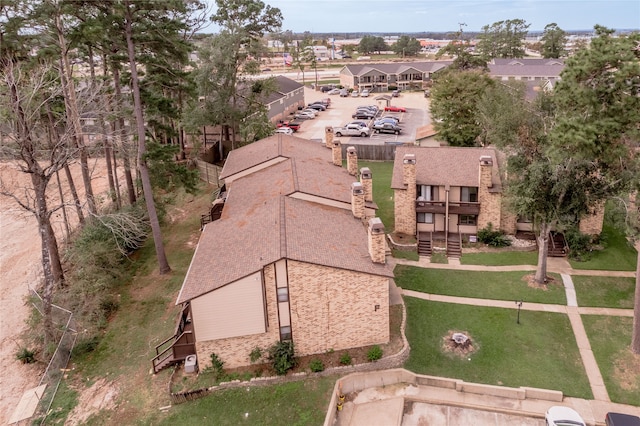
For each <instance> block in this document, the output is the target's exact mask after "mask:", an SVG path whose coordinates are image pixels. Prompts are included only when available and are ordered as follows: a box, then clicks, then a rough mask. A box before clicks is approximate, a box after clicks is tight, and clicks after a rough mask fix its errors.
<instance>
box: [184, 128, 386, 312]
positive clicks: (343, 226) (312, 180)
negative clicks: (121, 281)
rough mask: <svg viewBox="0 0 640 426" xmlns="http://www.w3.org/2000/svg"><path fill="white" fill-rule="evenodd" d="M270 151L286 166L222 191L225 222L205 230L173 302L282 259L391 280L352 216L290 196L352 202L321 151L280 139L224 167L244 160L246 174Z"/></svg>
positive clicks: (338, 170)
mask: <svg viewBox="0 0 640 426" xmlns="http://www.w3.org/2000/svg"><path fill="white" fill-rule="evenodd" d="M274 152H275V153H280V154H281V158H282V159H283V161H281V162H278V163H275V164H272V165H270V166H269V167H267V168H264V169H262V170H256V171H254V172H252V173H250V174H248V175H247V176H244V177H240V178H238V179H235V180H234V181H233V182H232V183H231V185H230V187H229V188H227V199H226V202H225V206H224V209H223V211H222V216H221V218H220V219H219V220H217V221H214V222H211V223H209V224H208V225H206V226H205V229H204V230H203V232H202V235H201V237H200V241H199V243H198V247H197V249H196V252H195V254H194V256H193V259H192V260H191V266H190V267H189V271H188V272H187V276H186V277H185V280H184V283H183V285H182V289H181V290H180V294H179V295H178V300H177V303H178V304H180V303H183V302H186V301H188V300H190V299H192V298H194V297H197V296H199V295H202V294H204V293H207V292H209V291H212V290H215V289H216V288H219V287H221V286H224V285H226V284H228V283H231V282H234V281H236V280H238V279H239V278H242V277H245V276H247V275H250V274H252V273H254V272H257V271H260V270H261V269H262V268H263V267H264V266H265V265H267V264H269V263H272V262H275V261H276V260H278V259H282V258H289V259H294V260H299V261H303V262H309V263H315V264H320V265H325V266H331V267H335V268H344V269H350V270H355V271H361V272H365V273H371V274H375V275H382V276H393V274H392V271H391V268H390V267H389V266H388V265H379V264H374V263H373V262H372V261H371V258H370V257H369V255H368V245H367V234H366V229H365V228H364V226H363V225H362V223H361V221H360V220H359V219H356V218H354V217H353V215H352V213H351V210H348V209H341V208H338V207H332V206H327V205H324V204H319V203H315V202H312V201H306V200H302V199H296V198H292V197H289V196H288V195H291V194H293V193H295V192H303V193H305V194H310V195H314V196H318V197H322V198H326V199H329V200H336V201H340V202H346V203H349V202H350V200H351V194H350V184H351V183H352V182H354V181H355V178H354V177H353V176H350V175H349V174H348V173H347V171H346V170H345V169H344V168H342V167H337V166H335V165H333V163H332V162H331V161H330V157H331V151H330V150H329V149H327V148H325V147H324V145H322V144H319V143H317V142H311V141H308V140H304V139H299V138H296V137H293V136H288V135H277V136H275V137H270V138H267V139H263V140H260V141H258V142H255V143H253V144H251V145H247V146H245V147H242V148H240V149H237V150H234V151H233V152H232V153H231V154H230V155H229V159H228V160H227V161H228V163H227V164H233V163H234V162H235V163H239V162H240V159H245V161H247V163H248V164H245V165H242V166H241V165H239V164H238V165H236V166H234V168H235V169H237V170H247V169H249V168H250V165H251V164H260V163H261V162H262V161H263V159H264V158H267V157H270V156H271V155H272V154H273V153H274ZM282 154H286V156H285V155H282ZM225 169H227V165H225Z"/></svg>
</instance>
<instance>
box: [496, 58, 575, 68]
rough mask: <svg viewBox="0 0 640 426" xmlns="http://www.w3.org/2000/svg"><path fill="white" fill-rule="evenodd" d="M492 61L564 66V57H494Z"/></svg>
mask: <svg viewBox="0 0 640 426" xmlns="http://www.w3.org/2000/svg"><path fill="white" fill-rule="evenodd" d="M491 63H493V64H495V65H515V66H523V65H524V66H526V65H554V66H559V67H564V59H552V58H515V59H508V58H494V59H493V60H492V61H491Z"/></svg>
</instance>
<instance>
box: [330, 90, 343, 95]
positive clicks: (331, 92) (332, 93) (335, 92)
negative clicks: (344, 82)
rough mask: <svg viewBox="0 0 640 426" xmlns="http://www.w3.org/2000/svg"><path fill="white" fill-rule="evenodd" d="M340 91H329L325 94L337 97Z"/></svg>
mask: <svg viewBox="0 0 640 426" xmlns="http://www.w3.org/2000/svg"><path fill="white" fill-rule="evenodd" d="M341 91H342V90H340V89H331V90H329V92H327V94H328V95H339V94H340V92H341Z"/></svg>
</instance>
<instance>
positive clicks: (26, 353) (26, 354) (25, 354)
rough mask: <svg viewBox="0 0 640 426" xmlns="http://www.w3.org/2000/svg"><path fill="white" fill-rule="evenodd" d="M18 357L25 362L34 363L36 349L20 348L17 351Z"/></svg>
mask: <svg viewBox="0 0 640 426" xmlns="http://www.w3.org/2000/svg"><path fill="white" fill-rule="evenodd" d="M16 359H17V360H18V361H20V362H21V363H23V364H33V363H34V362H36V351H32V350H30V349H27V348H20V350H19V351H18V352H17V353H16Z"/></svg>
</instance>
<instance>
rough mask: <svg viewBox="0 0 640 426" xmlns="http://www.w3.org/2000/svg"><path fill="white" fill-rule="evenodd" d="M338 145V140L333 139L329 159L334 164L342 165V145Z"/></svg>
mask: <svg viewBox="0 0 640 426" xmlns="http://www.w3.org/2000/svg"><path fill="white" fill-rule="evenodd" d="M340 145H341V144H340V141H336V140H334V141H333V145H332V146H331V159H332V161H333V164H334V165H336V166H340V167H342V146H340Z"/></svg>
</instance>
